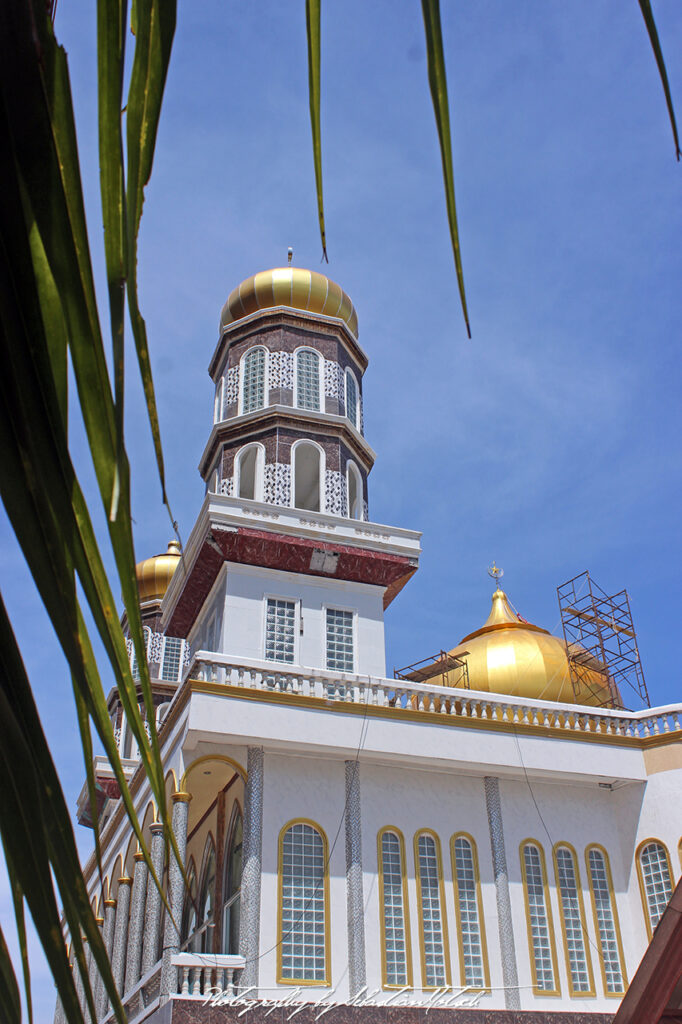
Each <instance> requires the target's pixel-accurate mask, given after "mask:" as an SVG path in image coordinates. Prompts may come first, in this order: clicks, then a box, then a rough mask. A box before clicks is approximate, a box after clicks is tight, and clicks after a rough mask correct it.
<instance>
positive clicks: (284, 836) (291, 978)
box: [278, 820, 331, 985]
mask: <svg viewBox="0 0 682 1024" xmlns="http://www.w3.org/2000/svg"><path fill="white" fill-rule="evenodd" d="M278 919H279V937H278V959H279V963H278V981H280V982H295V983H296V984H298V985H328V984H329V983H330V973H331V970H330V949H329V946H330V941H329V870H328V855H327V837H326V836H325V834H324V832H323V831H322V829H321V828H320V827H319V826H318V825H316V824H315V823H314V822H312V821H304V820H301V821H293V822H290V823H289V824H288V825H285V826H284V828H283V829H282V831H281V832H280V837H279V913H278Z"/></svg>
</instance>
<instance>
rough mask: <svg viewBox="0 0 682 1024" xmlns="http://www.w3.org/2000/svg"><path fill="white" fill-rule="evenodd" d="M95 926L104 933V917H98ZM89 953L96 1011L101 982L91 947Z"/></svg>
mask: <svg viewBox="0 0 682 1024" xmlns="http://www.w3.org/2000/svg"><path fill="white" fill-rule="evenodd" d="M95 924H96V925H97V927H98V928H99V930H100V931H102V928H103V927H104V918H103V917H96V918H95ZM89 951H90V958H89V960H88V977H89V979H90V989H91V991H92V998H93V999H94V1001H95V1009H97V992H98V988H99V981H100V979H99V971H98V970H97V961H96V960H95V957H94V954H93V952H92V947H91V946H90V947H89Z"/></svg>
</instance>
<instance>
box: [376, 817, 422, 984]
mask: <svg viewBox="0 0 682 1024" xmlns="http://www.w3.org/2000/svg"><path fill="white" fill-rule="evenodd" d="M388 832H390V833H391V834H392V835H394V836H395V837H396V839H397V840H398V846H399V848H400V876H401V878H402V892H403V932H404V934H405V973H406V976H407V982H406V984H405V985H392V984H389V983H388V982H387V981H386V977H387V973H388V972H387V969H386V919H385V902H384V851H383V848H382V840H383V838H384V836H385V835H386V833H388ZM377 866H378V869H379V931H380V933H381V986H382V988H388V989H394V988H396V989H403V988H406V987H407V988H412V987H413V985H414V978H413V974H412V932H411V929H410V900H409V895H408V892H407V861H406V858H405V839H404V837H403V834H402V832H401V831H400V829H399V828H396V827H395V826H394V825H384V827H383V828H381V829H379V831H378V833H377Z"/></svg>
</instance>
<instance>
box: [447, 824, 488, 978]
mask: <svg viewBox="0 0 682 1024" xmlns="http://www.w3.org/2000/svg"><path fill="white" fill-rule="evenodd" d="M452 854H453V857H452V860H453V865H454V869H455V877H454V882H455V899H456V906H457V924H458V926H459V933H460V934H459V942H460V948H461V956H462V964H463V967H464V972H463V974H464V976H463V978H462V984H464V985H469V986H470V987H471V988H485V987H486V984H487V978H486V966H487V965H486V963H485V960H484V955H483V940H482V934H481V921H482V916H483V915H482V910H481V905H480V891H479V882H478V871H477V868H476V860H475V851H474V848H473V846H472V843H471V841H470V840H469V839H468V838H467V837H466V836H462V835H459V836H455V837H454V839H453V841H452Z"/></svg>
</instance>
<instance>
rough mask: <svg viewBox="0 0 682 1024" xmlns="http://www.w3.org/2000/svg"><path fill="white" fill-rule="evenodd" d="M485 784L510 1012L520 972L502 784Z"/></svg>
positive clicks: (516, 999) (516, 998)
mask: <svg viewBox="0 0 682 1024" xmlns="http://www.w3.org/2000/svg"><path fill="white" fill-rule="evenodd" d="M483 785H484V786H485V806H486V810H487V812H488V830H489V832H490V849H491V850H492V855H493V872H494V875H495V897H496V899H497V927H498V930H499V934H500V954H501V958H502V981H503V982H504V1005H505V1008H506V1009H507V1010H520V1009H521V999H520V995H519V972H518V969H517V966H516V944H515V942H514V926H513V922H512V912H511V900H510V898H509V875H508V873H507V855H506V853H505V849H504V828H503V826H502V806H501V804H500V783H499V779H496V778H492V777H491V776H486V778H485V779H484V780H483Z"/></svg>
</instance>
